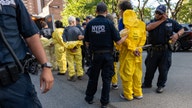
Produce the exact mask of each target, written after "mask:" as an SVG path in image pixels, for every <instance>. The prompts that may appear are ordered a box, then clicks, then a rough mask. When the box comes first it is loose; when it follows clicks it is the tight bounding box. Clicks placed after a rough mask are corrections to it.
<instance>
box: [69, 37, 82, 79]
mask: <svg viewBox="0 0 192 108" xmlns="http://www.w3.org/2000/svg"><path fill="white" fill-rule="evenodd" d="M81 45H83V42H82V41H80V40H79V41H67V42H66V48H67V63H68V73H69V77H72V76H75V75H76V72H75V67H76V70H77V77H79V76H83V68H82V53H81ZM74 64H75V66H74Z"/></svg>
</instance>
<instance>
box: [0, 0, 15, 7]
mask: <svg viewBox="0 0 192 108" xmlns="http://www.w3.org/2000/svg"><path fill="white" fill-rule="evenodd" d="M0 4H1V5H14V6H15V5H16V4H15V0H0Z"/></svg>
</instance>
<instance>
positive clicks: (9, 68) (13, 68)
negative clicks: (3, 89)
mask: <svg viewBox="0 0 192 108" xmlns="http://www.w3.org/2000/svg"><path fill="white" fill-rule="evenodd" d="M20 73H21V72H20V71H19V69H18V67H17V65H16V64H15V63H8V64H5V65H1V66H0V86H7V85H10V84H13V83H14V82H16V81H17V80H18V79H19V74H20Z"/></svg>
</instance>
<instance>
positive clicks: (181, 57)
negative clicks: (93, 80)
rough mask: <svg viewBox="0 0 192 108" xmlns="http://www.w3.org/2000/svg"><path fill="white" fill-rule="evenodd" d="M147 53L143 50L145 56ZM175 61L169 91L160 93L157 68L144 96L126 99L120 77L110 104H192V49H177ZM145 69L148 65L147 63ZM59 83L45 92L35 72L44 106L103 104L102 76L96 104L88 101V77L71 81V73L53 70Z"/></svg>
mask: <svg viewBox="0 0 192 108" xmlns="http://www.w3.org/2000/svg"><path fill="white" fill-rule="evenodd" d="M145 56H146V53H145V52H144V53H143V58H145ZM173 59H174V60H173V64H172V67H171V69H170V71H169V76H168V82H167V85H166V88H165V91H164V92H163V93H162V94H157V93H156V92H155V89H156V86H155V85H156V84H155V83H156V80H157V75H158V72H156V75H155V78H154V80H153V87H152V88H151V89H143V94H144V98H143V99H142V100H136V99H135V100H133V101H125V100H123V99H121V98H120V96H119V94H120V93H121V92H122V87H121V80H120V79H119V89H118V90H111V93H110V100H111V102H110V105H109V108H192V72H191V71H192V65H187V66H186V64H191V60H192V56H191V53H184V54H182V53H175V54H174V55H173ZM143 70H145V66H143ZM53 74H54V78H55V83H54V87H53V89H52V90H51V91H49V92H48V93H46V94H41V93H40V89H39V76H32V80H33V82H34V83H35V84H36V90H37V93H38V96H39V98H40V101H41V103H42V105H43V108H100V102H99V99H100V94H101V89H100V87H101V78H100V81H99V84H98V90H97V93H96V95H95V98H94V102H95V103H94V104H92V105H90V104H87V103H86V102H85V101H84V97H85V90H86V86H87V81H88V77H87V75H85V76H84V79H83V80H77V81H76V82H70V81H67V75H65V76H58V75H56V74H57V72H53Z"/></svg>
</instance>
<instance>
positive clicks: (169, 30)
mask: <svg viewBox="0 0 192 108" xmlns="http://www.w3.org/2000/svg"><path fill="white" fill-rule="evenodd" d="M152 22H155V20H151V22H150V23H152ZM181 29H182V26H181V25H179V24H178V23H177V22H176V21H174V20H172V19H167V20H166V21H165V22H163V23H162V24H160V25H159V26H158V27H156V28H155V29H153V30H151V31H149V36H148V43H149V44H152V47H150V48H149V49H148V55H147V58H146V60H145V65H146V73H145V78H144V85H145V86H147V87H151V86H152V80H153V77H154V74H155V71H156V69H157V68H158V70H159V77H158V81H157V86H158V87H164V86H165V83H166V81H167V75H168V71H169V68H170V66H171V61H172V60H171V59H172V51H171V50H170V48H169V45H168V41H169V39H170V36H172V35H173V33H174V32H175V33H177V32H178V31H179V30H181Z"/></svg>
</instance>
